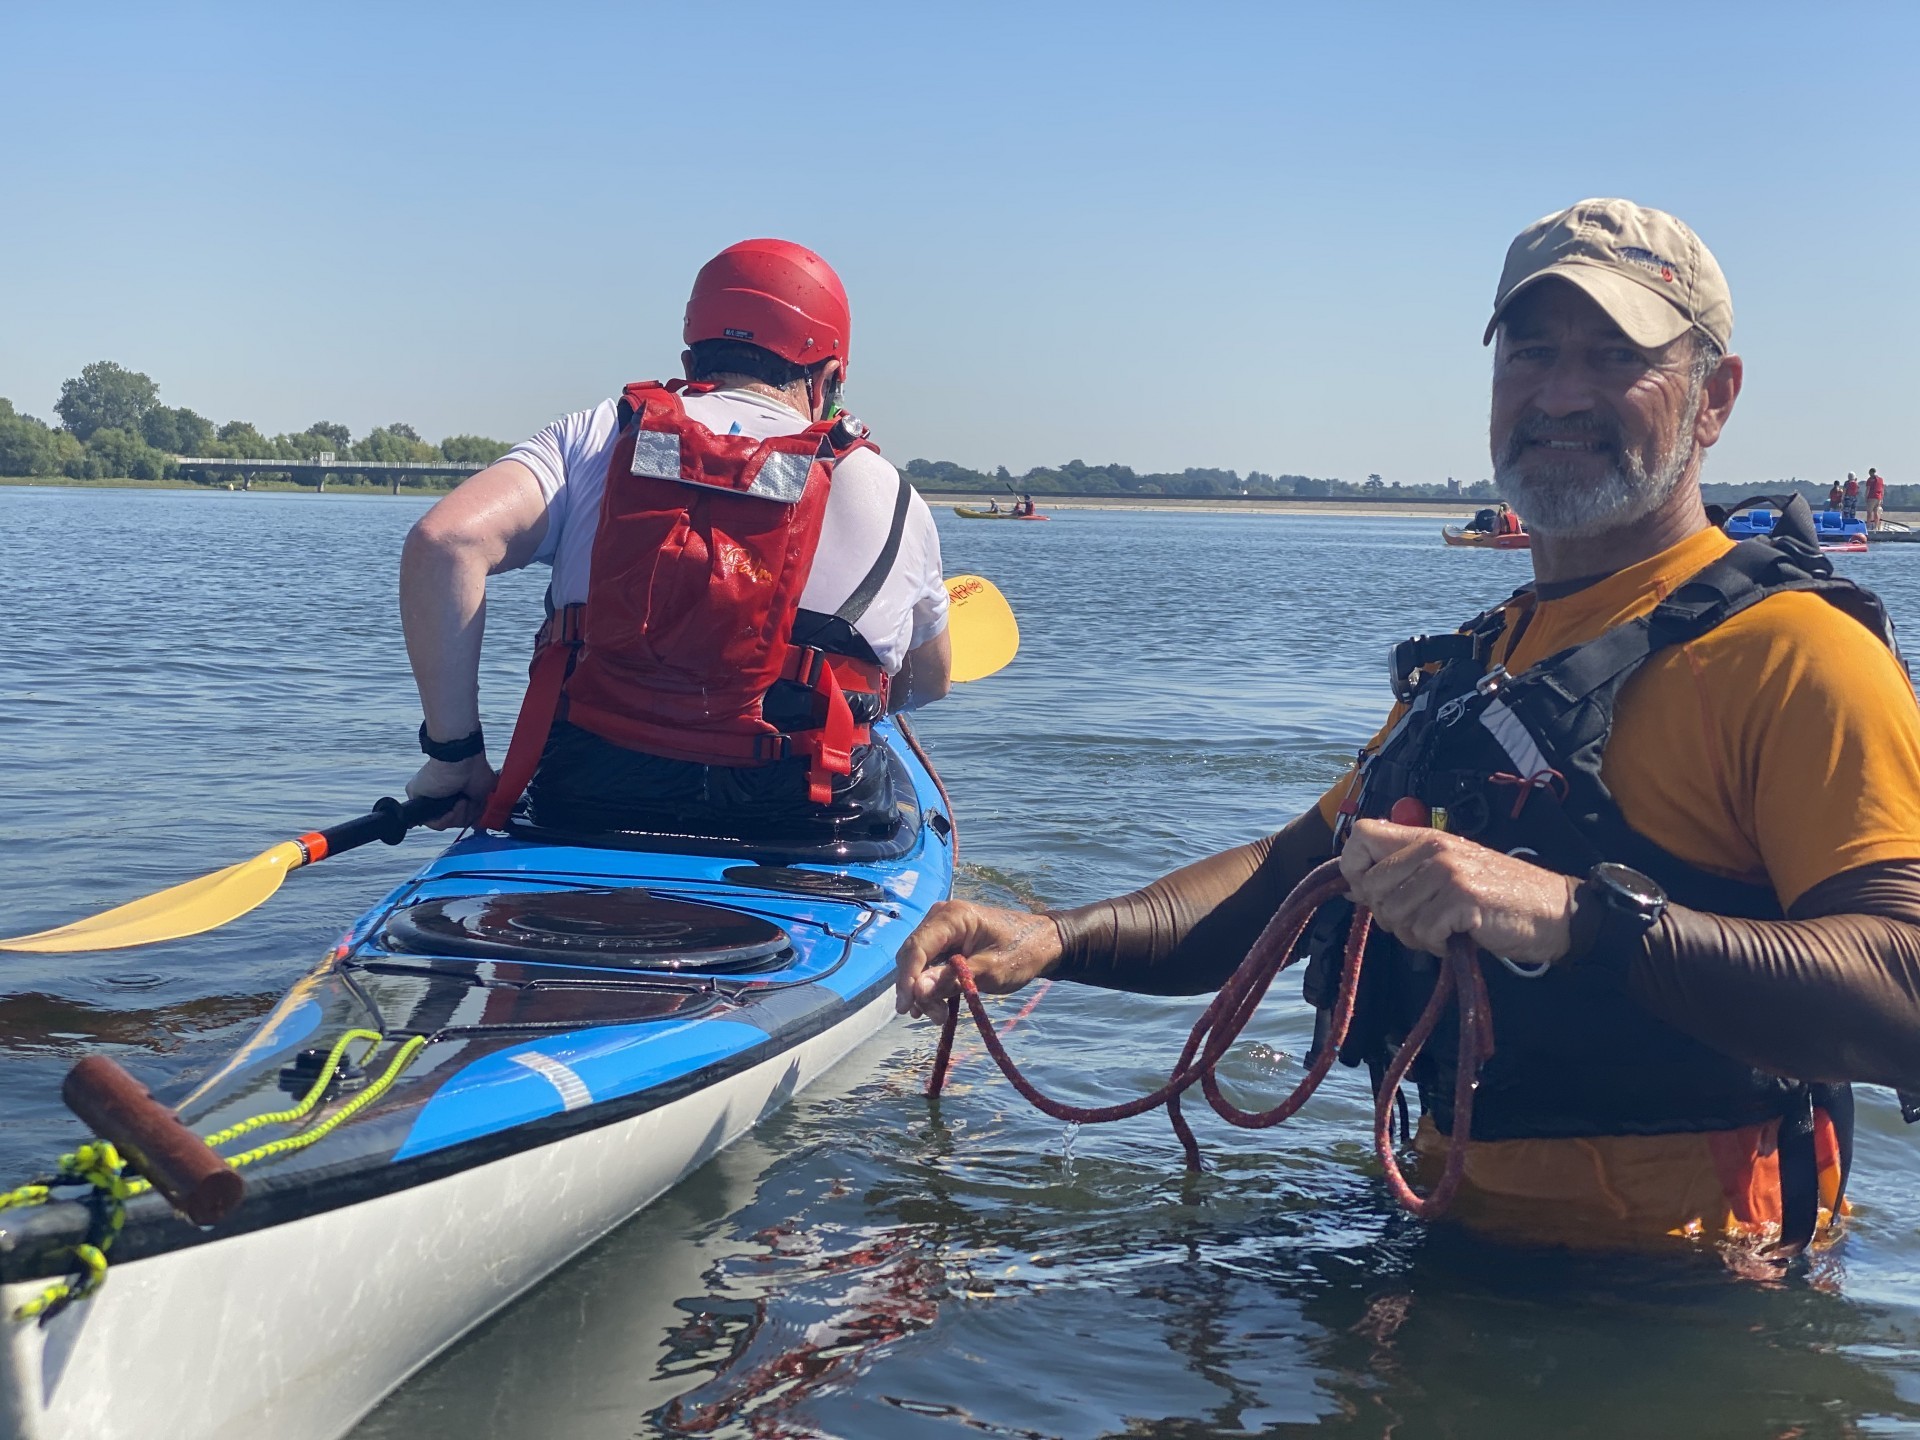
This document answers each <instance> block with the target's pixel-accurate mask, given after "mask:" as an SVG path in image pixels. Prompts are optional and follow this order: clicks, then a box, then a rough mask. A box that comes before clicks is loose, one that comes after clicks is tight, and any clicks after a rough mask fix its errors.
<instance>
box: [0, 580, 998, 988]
mask: <svg viewBox="0 0 1920 1440" xmlns="http://www.w3.org/2000/svg"><path fill="white" fill-rule="evenodd" d="M947 607H948V609H947V632H948V634H949V636H951V638H952V643H953V679H954V680H955V681H956V682H960V683H965V682H966V681H969V680H981V679H984V678H985V677H987V676H989V675H992V674H994V673H995V672H996V671H999V670H1002V669H1004V668H1005V667H1006V666H1007V664H1008V663H1009V662H1010V661H1011V660H1012V659H1013V657H1014V656H1015V655H1016V654H1017V653H1018V652H1019V649H1020V626H1019V624H1018V623H1017V622H1016V621H1015V620H1014V618H1013V609H1012V607H1011V606H1009V605H1008V604H1007V597H1006V596H1004V595H1002V594H1001V593H1000V591H999V589H998V587H996V586H995V585H994V583H993V582H992V581H991V580H988V579H985V578H983V577H981V576H979V575H956V576H954V577H953V578H952V579H951V580H949V581H947ZM449 803H451V801H450V798H438V797H430V798H426V799H421V800H409V801H407V802H406V803H405V804H404V805H403V804H401V803H399V802H398V801H395V800H382V801H380V802H379V803H378V804H377V805H375V806H374V808H373V810H372V811H371V812H370V813H369V814H366V815H363V816H361V817H360V818H358V819H356V820H349V821H347V822H346V823H345V824H343V825H336V826H333V827H332V828H331V829H327V830H317V831H313V832H311V833H309V834H306V835H302V836H300V837H299V838H298V839H294V840H283V841H281V842H280V843H279V844H278V845H275V846H273V847H272V848H271V849H268V850H263V851H261V853H260V854H258V855H256V856H254V857H253V858H252V859H251V860H242V861H241V862H240V863H239V864H238V865H229V866H227V868H226V869H224V870H216V871H214V872H213V873H212V874H211V875H202V876H200V877H199V878H198V879H197V880H188V881H185V882H183V883H182V884H179V885H174V886H171V887H169V888H168V889H165V890H161V891H159V892H158V893H156V894H153V895H148V896H144V897H143V898H141V899H139V900H130V901H128V902H127V903H126V904H124V905H116V906H115V907H114V908H113V909H111V910H103V911H101V912H100V913H99V914H98V915H89V916H87V917H86V918H85V919H84V920H75V921H73V922H72V923H71V924H67V925H57V926H55V927H53V928H52V929H50V930H39V931H35V932H34V933H33V934H31V935H16V936H14V937H12V938H11V939H6V940H0V950H19V951H25V952H29V953H33V954H41V955H66V954H72V953H74V952H76V951H81V950H125V949H128V948H130V947H132V946H135V945H157V944H159V943H160V942H161V941H163V940H181V939H185V938H186V937H187V936H189V935H204V934H205V933H206V932H207V931H209V930H217V929H219V928H220V927H221V926H222V925H225V924H227V923H229V922H230V921H233V920H238V919H239V918H240V917H241V916H242V915H245V914H246V913H247V912H248V911H250V910H253V909H255V908H257V907H258V906H260V905H263V904H265V903H266V902H267V901H268V900H270V899H272V898H273V894H274V892H275V891H276V890H278V889H279V888H280V885H281V882H282V881H284V880H285V879H286V878H287V874H288V872H289V871H293V870H298V869H299V868H300V867H301V866H302V865H316V864H318V863H319V862H320V861H322V860H324V859H326V858H327V857H328V856H329V855H338V854H340V853H341V852H342V851H345V850H352V849H355V848H357V847H358V846H361V845H365V844H367V843H369V842H370V841H373V840H384V841H385V842H386V843H387V844H389V845H397V844H399V843H400V840H401V838H402V837H403V836H404V835H405V834H406V832H407V831H408V830H409V829H411V828H412V827H413V826H415V825H418V824H420V823H421V822H422V821H425V820H430V819H432V818H433V817H434V816H435V815H437V814H439V813H440V812H441V811H442V810H444V809H446V807H447V805H448V804H449Z"/></svg>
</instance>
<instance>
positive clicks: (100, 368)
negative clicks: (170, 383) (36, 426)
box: [53, 360, 160, 440]
mask: <svg viewBox="0 0 1920 1440" xmlns="http://www.w3.org/2000/svg"><path fill="white" fill-rule="evenodd" d="M159 403H160V387H159V386H158V385H155V384H154V383H153V381H152V380H150V379H148V378H147V377H146V376H145V375H142V374H141V373H140V372H139V371H137V370H128V369H125V368H124V367H122V366H119V365H116V364H114V363H113V362H112V361H111V360H96V361H95V362H94V363H93V364H91V365H89V366H87V367H86V369H84V370H82V371H81V372H80V374H79V375H78V376H76V377H75V378H74V379H72V380H69V381H67V382H66V383H65V384H64V385H62V386H61V387H60V399H59V401H58V403H56V404H55V405H54V407H53V408H54V409H55V410H57V411H58V412H59V414H60V418H61V419H62V420H64V421H65V422H66V426H67V429H69V430H71V431H72V432H73V433H74V435H75V436H77V437H78V438H79V439H81V440H90V439H92V438H93V435H94V432H95V431H97V430H106V429H114V430H126V431H129V432H136V431H138V430H139V428H140V417H141V416H142V415H145V414H146V413H147V411H149V410H151V409H152V408H153V407H154V406H155V405H157V404H159Z"/></svg>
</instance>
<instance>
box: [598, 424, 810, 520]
mask: <svg viewBox="0 0 1920 1440" xmlns="http://www.w3.org/2000/svg"><path fill="white" fill-rule="evenodd" d="M803 433H804V432H803ZM783 438H784V437H783ZM828 454H829V455H831V451H829V452H828ZM822 458H823V457H822V456H820V455H818V454H814V455H796V454H793V453H791V452H786V451H777V450H776V451H771V452H768V453H765V454H763V455H762V457H761V460H760V464H759V465H758V466H757V467H756V468H755V469H754V471H753V472H752V477H751V479H749V481H748V483H747V486H746V488H745V489H744V490H742V489H739V488H737V487H735V486H732V485H710V484H708V483H707V482H705V481H704V480H701V479H698V478H696V476H695V475H690V474H688V473H687V467H686V465H685V463H684V461H683V458H682V453H681V445H680V437H679V436H678V435H676V434H674V433H673V432H671V431H666V430H649V429H647V428H646V426H645V424H644V423H643V424H642V425H641V426H640V427H639V429H637V430H636V431H635V432H634V437H633V461H632V463H631V464H629V465H628V467H627V473H628V474H630V475H637V476H639V477H641V478H642V479H646V480H677V481H679V482H680V483H681V484H683V485H694V486H698V487H699V488H700V489H703V490H725V491H727V492H728V493H730V494H735V495H742V494H744V495H754V496H757V497H759V498H760V499H762V500H772V501H776V502H777V503H779V504H781V505H796V504H798V503H799V501H800V497H801V496H802V495H803V494H805V493H806V489H807V477H808V475H810V474H811V473H812V472H813V467H814V466H815V465H816V464H817V463H819V461H820V460H821V459H822Z"/></svg>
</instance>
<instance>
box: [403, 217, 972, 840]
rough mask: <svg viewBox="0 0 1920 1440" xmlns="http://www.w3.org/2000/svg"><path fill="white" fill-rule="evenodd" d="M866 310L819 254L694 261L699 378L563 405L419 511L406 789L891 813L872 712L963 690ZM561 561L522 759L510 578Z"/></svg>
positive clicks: (581, 802) (552, 819) (677, 813)
mask: <svg viewBox="0 0 1920 1440" xmlns="http://www.w3.org/2000/svg"><path fill="white" fill-rule="evenodd" d="M850 325H851V320H850V313H849V310H848V306H847V298H846V291H845V290H844V289H843V288H842V287H841V284H840V280H839V277H838V276H836V275H835V274H834V272H833V270H832V269H831V268H830V267H829V266H828V265H827V263H826V261H824V260H822V259H821V258H820V257H819V256H818V255H816V254H814V253H813V252H812V251H810V250H807V249H805V248H803V247H801V246H799V245H795V244H792V243H791V242H788V241H784V240H748V241H743V242H741V243H740V244H738V245H733V246H730V247H728V248H727V249H726V250H723V251H722V252H721V253H720V254H719V255H717V256H716V257H714V259H713V260H711V261H709V262H708V263H707V264H706V265H705V266H704V267H703V268H702V269H701V271H700V274H699V276H698V277H697V278H696V279H695V281H694V285H693V294H692V298H691V299H690V300H689V301H688V302H687V313H686V322H685V325H684V328H683V336H684V339H685V342H686V345H687V349H686V351H685V352H684V353H683V354H682V356H681V362H682V365H683V367H684V369H685V373H686V380H685V381H674V382H671V383H670V384H668V385H664V386H662V385H656V384H652V383H651V382H648V383H643V384H637V385H630V386H628V387H627V388H626V391H625V393H624V394H623V395H622V396H620V397H619V398H618V399H617V400H604V401H602V402H601V403H600V404H599V405H598V406H596V407H594V408H593V409H590V410H582V411H579V412H577V413H575V414H572V415H568V416H566V417H564V418H562V419H560V420H556V421H554V422H553V424H551V425H549V426H548V427H547V428H546V429H544V430H542V431H541V432H540V433H539V434H538V435H535V436H534V437H533V438H532V439H530V440H527V441H525V442H523V443H522V444H519V445H516V446H515V447H514V448H513V449H512V450H511V451H509V452H508V454H507V455H506V457H505V458H504V459H502V460H499V461H497V462H495V463H494V464H492V465H490V466H488V467H487V468H486V469H485V470H482V471H481V472H480V473H479V474H477V475H474V476H473V477H472V478H470V479H468V480H466V481H464V482H463V483H462V484H461V485H460V487H459V488H458V489H456V490H455V491H454V492H453V493H452V494H451V495H449V496H447V497H446V499H444V500H442V501H441V502H440V503H439V504H437V505H435V506H434V507H433V509H432V510H430V511H428V512H427V514H426V515H425V517H423V518H422V519H421V521H420V523H419V524H417V525H416V526H414V528H413V531H412V533H411V534H409V535H408V537H407V543H406V547H405V550H404V552H403V553H402V557H401V563H400V608H401V618H402V622H403V625H404V628H405V631H406V638H407V653H408V655H409V657H410V658H411V660H412V662H413V672H414V678H415V680H416V681H417V682H418V684H419V688H420V703H421V707H422V709H423V710H424V711H425V715H426V718H425V721H424V723H423V724H422V725H421V727H420V747H421V749H422V750H424V751H425V752H426V753H427V755H428V756H429V758H428V760H427V763H426V764H424V765H423V766H421V767H420V771H419V773H418V774H417V775H415V776H414V778H413V780H412V781H411V782H410V783H409V784H408V786H407V792H408V794H410V795H415V796H423V795H429V796H430V795H454V796H458V797H459V799H458V801H457V803H456V804H455V805H454V806H453V808H452V809H450V810H449V811H448V812H447V813H446V814H445V815H444V816H442V817H441V818H440V819H439V820H438V821H437V822H435V828H444V827H447V826H458V825H470V824H474V823H485V824H487V825H489V826H494V827H498V826H499V825H501V824H503V823H504V822H505V820H506V817H507V813H508V810H509V808H510V807H511V806H512V805H513V803H514V801H515V800H517V799H518V797H519V794H520V792H521V790H522V789H523V788H529V787H530V788H529V799H530V805H531V811H532V818H533V819H534V820H535V822H536V823H538V824H541V825H543V826H549V827H557V828H560V829H563V830H568V831H600V830H611V829H657V828H661V827H663V826H664V827H669V828H682V829H684V828H689V827H691V828H694V829H697V830H700V831H712V830H716V829H718V830H721V831H724V832H726V833H739V834H754V833H758V832H761V831H764V830H767V829H782V828H790V827H791V826H792V825H793V824H794V823H796V822H805V821H808V820H810V819H812V818H816V817H818V816H820V815H822V814H825V813H827V812H833V813H836V814H845V813H848V812H857V813H864V812H867V811H874V812H877V813H891V810H890V802H889V800H888V796H887V793H886V789H887V785H886V782H887V764H886V760H885V757H884V755H881V754H878V753H876V752H878V751H879V750H880V749H881V747H878V746H872V745H869V744H868V743H867V727H868V726H869V725H870V724H871V723H872V722H873V721H874V720H876V719H878V718H879V717H880V716H881V715H882V714H884V713H885V712H886V711H887V710H890V709H891V710H898V709H904V708H907V707H910V706H914V705H922V704H926V703H927V702H929V701H932V700H937V699H939V698H940V697H941V696H942V695H944V694H946V692H947V682H948V668H949V657H950V648H949V644H948V639H947V633H946V620H947V595H946V590H945V588H944V586H943V584H942V582H941V575H940V539H939V535H938V534H937V532H936V531H935V529H934V524H933V516H932V514H931V513H930V512H929V511H928V509H927V506H926V502H925V501H924V500H922V499H921V498H920V496H919V494H918V493H917V492H915V491H914V489H913V488H912V487H911V486H910V485H908V484H907V483H906V482H905V480H903V479H902V478H901V476H900V475H899V473H898V472H897V471H896V470H895V469H894V468H893V466H891V465H889V464H888V463H887V462H886V461H885V460H883V459H881V458H880V453H879V451H878V450H876V449H874V448H873V446H872V445H870V444H868V443H866V441H865V440H864V438H863V437H864V435H865V429H864V427H862V426H860V425H859V422H857V421H854V420H852V418H851V417H849V416H846V415H845V414H844V412H842V411H841V409H840V403H839V402H840V392H841V385H842V382H843V381H844V379H845V377H846V369H847V336H848V332H849V329H850ZM535 561H538V562H541V563H543V564H547V565H550V566H551V567H552V569H553V579H552V581H551V583H550V584H549V586H548V588H547V610H548V614H549V617H550V618H549V621H548V623H547V625H546V626H545V627H544V628H543V630H542V632H541V637H540V641H539V644H538V649H537V651H536V658H535V662H534V671H533V681H532V683H531V684H530V685H529V688H528V696H527V700H526V702H525V703H524V705H523V708H522V711H521V719H520V724H519V726H518V727H517V728H516V731H515V734H514V742H513V745H512V746H511V747H510V748H509V751H508V754H507V760H506V763H505V765H504V767H503V771H502V774H501V775H496V773H495V771H494V769H493V767H492V765H491V764H490V763H489V761H488V758H487V751H486V745H485V741H484V739H483V737H482V735H481V730H480V685H479V666H480V641H481V633H482V629H483V627H484V624H485V617H486V586H487V577H488V576H489V575H497V574H499V573H501V572H502V571H506V570H517V569H519V568H520V567H522V566H524V565H527V564H530V563H532V562H535ZM496 784H497V786H498V788H497V789H496Z"/></svg>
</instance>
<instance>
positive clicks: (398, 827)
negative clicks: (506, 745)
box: [300, 795, 460, 863]
mask: <svg viewBox="0 0 1920 1440" xmlns="http://www.w3.org/2000/svg"><path fill="white" fill-rule="evenodd" d="M459 798H460V797H459V796H457V795H422V796H421V797H420V798H419V799H417V800H409V801H407V802H406V803H405V804H402V803H401V802H400V801H398V800H395V799H393V798H392V797H391V796H384V795H383V796H382V797H381V798H380V799H378V800H376V801H374V802H373V809H372V810H371V811H369V812H368V813H367V814H365V815H362V816H361V817H360V818H359V819H357V820H348V821H346V822H344V823H343V824H339V825H335V826H332V827H331V828H329V829H326V830H322V831H319V832H318V833H317V834H315V835H302V836H301V837H300V843H301V844H303V845H305V846H306V847H307V849H308V851H309V852H312V851H313V850H315V849H318V850H319V851H320V853H319V854H318V855H313V856H311V859H310V861H309V863H311V862H312V860H320V859H324V858H325V857H326V856H328V855H338V854H339V853H340V852H341V851H343V850H356V849H358V848H359V847H360V846H362V845H371V844H372V843H373V842H374V841H376V840H380V841H384V842H385V843H386V844H388V845H398V844H399V843H400V842H401V841H402V840H404V839H406V836H407V832H408V831H409V830H411V829H413V827H414V826H416V825H419V824H422V823H424V822H425V821H428V820H431V819H433V818H434V816H436V815H443V814H445V813H446V812H447V811H448V810H449V809H450V808H452V805H453V802H454V801H455V800H457V799H459ZM315 840H318V841H319V842H320V843H319V845H318V846H315V845H314V844H313V843H312V842H313V841H315Z"/></svg>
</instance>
